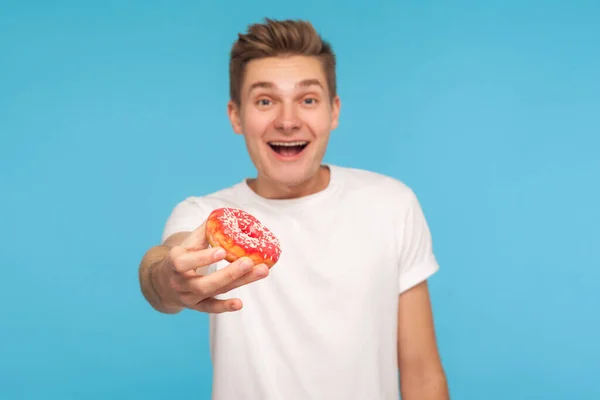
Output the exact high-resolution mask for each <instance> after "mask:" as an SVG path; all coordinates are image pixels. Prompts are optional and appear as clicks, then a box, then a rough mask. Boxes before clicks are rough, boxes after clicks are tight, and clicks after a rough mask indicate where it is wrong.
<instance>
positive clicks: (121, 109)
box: [0, 1, 600, 400]
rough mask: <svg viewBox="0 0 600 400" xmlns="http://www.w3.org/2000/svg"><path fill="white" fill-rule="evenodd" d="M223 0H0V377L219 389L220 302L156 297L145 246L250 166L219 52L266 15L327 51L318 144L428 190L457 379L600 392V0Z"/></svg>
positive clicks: (444, 346) (6, 382)
mask: <svg viewBox="0 0 600 400" xmlns="http://www.w3.org/2000/svg"><path fill="white" fill-rule="evenodd" d="M50 3H52V4H50ZM525 3H527V4H526V5H525ZM216 4H217V3H216V2H215V3H213V4H203V2H196V1H179V2H167V1H154V2H145V1H127V2H120V1H102V2H91V1H88V2H75V1H54V2H42V1H39V2H32V1H20V2H17V1H8V2H7V1H4V2H2V5H1V7H0V134H1V140H0V172H1V173H0V185H1V186H0V188H1V191H2V196H0V206H1V207H0V210H1V211H0V213H1V218H0V221H1V224H0V229H1V232H0V235H1V236H0V250H1V252H0V255H1V258H0V260H1V264H2V269H1V271H2V275H1V279H0V301H1V304H2V306H1V315H0V324H1V328H0V335H1V336H0V398H2V399H108V398H115V399H121V398H122V399H125V398H127V399H162V398H167V396H173V397H185V398H198V399H207V398H209V393H210V382H211V367H210V362H209V353H208V336H207V335H208V331H207V317H206V315H203V314H198V313H192V312H185V313H182V314H180V315H177V316H165V315H161V314H159V313H156V312H155V311H153V310H152V309H151V308H150V307H149V306H147V305H146V303H145V302H144V300H143V298H142V296H141V294H140V292H139V289H138V281H137V267H138V263H139V261H140V259H141V257H142V255H143V253H144V251H145V250H146V249H147V248H148V247H150V246H152V245H154V244H157V243H158V241H159V238H160V234H161V232H162V228H163V224H164V222H165V220H166V218H167V217H168V215H169V213H170V212H171V209H172V207H173V206H174V205H175V204H176V203H177V202H178V201H180V200H182V199H183V198H185V197H186V196H188V195H190V194H204V193H209V192H211V191H214V190H217V189H220V188H222V187H224V186H229V185H231V184H233V183H237V182H238V181H239V180H241V179H242V178H244V177H245V176H250V175H252V174H253V173H254V170H253V168H252V164H251V163H250V161H249V158H248V157H247V155H246V152H245V147H244V145H243V140H242V138H241V137H239V136H236V135H234V134H233V133H232V131H231V128H230V126H229V122H228V120H227V118H226V102H227V94H228V80H227V79H228V77H227V61H228V60H227V57H228V51H229V48H230V45H231V44H232V42H233V41H234V40H235V38H236V33H237V32H240V31H243V30H244V29H245V27H246V26H247V24H249V23H252V22H256V21H259V20H261V19H262V18H263V17H265V16H269V17H273V18H308V19H310V20H311V21H312V22H313V23H314V24H315V25H316V27H317V28H318V29H319V31H320V32H321V33H323V35H324V36H325V38H326V39H328V40H330V41H331V42H332V43H333V45H334V48H335V50H336V52H337V55H338V60H339V70H338V77H339V89H340V95H341V96H342V101H343V109H342V119H341V125H340V128H339V129H338V130H337V131H335V132H334V134H333V138H332V142H331V146H330V148H329V152H328V154H327V160H326V161H328V162H331V163H336V164H339V165H348V166H354V167H359V168H367V169H371V170H375V171H378V172H382V173H386V174H390V175H392V176H394V177H397V178H400V179H402V180H403V181H405V182H406V183H407V184H409V185H411V186H412V187H413V189H414V190H415V191H416V193H417V194H418V196H419V198H420V200H421V202H422V205H423V208H424V210H425V213H426V216H427V218H428V220H429V222H430V225H431V229H432V232H433V235H434V245H435V249H436V253H437V255H438V258H439V261H440V262H441V265H442V270H441V271H440V273H439V274H438V275H437V276H435V277H434V278H433V279H432V280H431V288H432V296H433V302H434V307H435V316H436V322H437V331H438V338H439V344H440V349H441V352H442V357H443V361H444V364H445V367H446V369H447V374H448V379H449V383H450V387H451V393H452V396H453V398H454V399H460V400H482V399H486V400H497V399H502V400H505V399H542V398H543V399H573V400H575V399H598V398H600V386H599V385H598V379H597V378H598V375H599V374H600V344H599V339H600V313H599V312H598V311H597V309H596V307H598V305H599V304H600V301H599V300H600V295H599V293H600V255H599V249H600V233H599V230H598V224H599V223H600V211H599V210H600V207H599V205H600V189H599V183H600V155H599V153H600V83H599V82H600V4H599V3H598V2H594V1H587V2H586V1H571V2H566V1H528V2H521V1H503V2H486V3H484V2H481V1H471V2H468V1H455V2H444V1H419V2H400V1H394V2H393V1H376V2H368V4H366V3H364V4H363V3H358V2H350V3H349V2H347V1H339V2H325V3H323V4H322V5H317V2H302V3H289V4H287V5H286V4H282V2H279V1H261V2H258V4H257V2H242V1H237V2H223V3H222V5H216ZM224 160H225V161H224ZM215 166H217V168H215Z"/></svg>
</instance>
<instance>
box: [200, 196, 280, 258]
mask: <svg viewBox="0 0 600 400" xmlns="http://www.w3.org/2000/svg"><path fill="white" fill-rule="evenodd" d="M206 240H207V241H208V243H209V244H210V245H211V247H222V248H223V249H225V251H226V252H227V255H226V256H225V259H226V260H227V261H229V262H233V261H235V260H237V259H238V258H240V257H249V258H250V259H252V261H254V263H255V264H256V265H258V264H266V265H267V266H268V267H269V268H271V267H273V265H275V263H277V261H278V260H279V257H280V255H281V247H280V243H279V239H277V237H276V236H275V235H274V234H273V232H271V231H270V230H269V229H268V228H267V227H266V226H264V225H263V224H262V223H261V222H260V221H259V220H258V219H256V218H255V217H254V216H253V215H251V214H249V213H248V212H246V211H244V210H240V209H238V208H230V207H223V208H218V209H216V210H213V211H212V212H211V213H210V215H209V216H208V219H207V220H206Z"/></svg>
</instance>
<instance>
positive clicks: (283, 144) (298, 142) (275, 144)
mask: <svg viewBox="0 0 600 400" xmlns="http://www.w3.org/2000/svg"><path fill="white" fill-rule="evenodd" d="M269 144H270V145H272V146H289V147H292V146H304V145H305V144H308V142H306V141H297V142H269Z"/></svg>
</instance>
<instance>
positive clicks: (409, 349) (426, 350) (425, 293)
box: [398, 281, 450, 400]
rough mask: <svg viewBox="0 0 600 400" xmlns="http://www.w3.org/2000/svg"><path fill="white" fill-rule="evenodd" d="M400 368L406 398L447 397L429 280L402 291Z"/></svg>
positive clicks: (433, 399)
mask: <svg viewBox="0 0 600 400" xmlns="http://www.w3.org/2000/svg"><path fill="white" fill-rule="evenodd" d="M398 368H399V369H400V388H401V394H402V399H403V400H415V399H418V400H448V399H449V398H450V395H449V391H448V385H447V382H446V374H445V372H444V368H443V366H442V362H441V359H440V355H439V352H438V348H437V343H436V337H435V330H434V322H433V315H432V309H431V302H430V298H429V289H428V285H427V281H424V282H422V283H420V284H418V285H416V286H415V287H413V288H411V289H409V290H407V291H405V292H403V293H402V294H400V296H399V307H398Z"/></svg>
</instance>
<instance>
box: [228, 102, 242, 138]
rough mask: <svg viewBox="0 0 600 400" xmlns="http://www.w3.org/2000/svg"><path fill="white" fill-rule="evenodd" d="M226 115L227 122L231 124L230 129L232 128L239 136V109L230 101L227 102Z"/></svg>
mask: <svg viewBox="0 0 600 400" xmlns="http://www.w3.org/2000/svg"><path fill="white" fill-rule="evenodd" d="M227 114H228V115H229V121H230V122H231V127H232V128H233V131H234V132H235V133H237V134H238V135H241V134H242V122H241V119H240V109H239V107H238V106H237V105H236V104H235V103H234V102H233V101H231V100H230V101H229V103H227Z"/></svg>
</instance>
